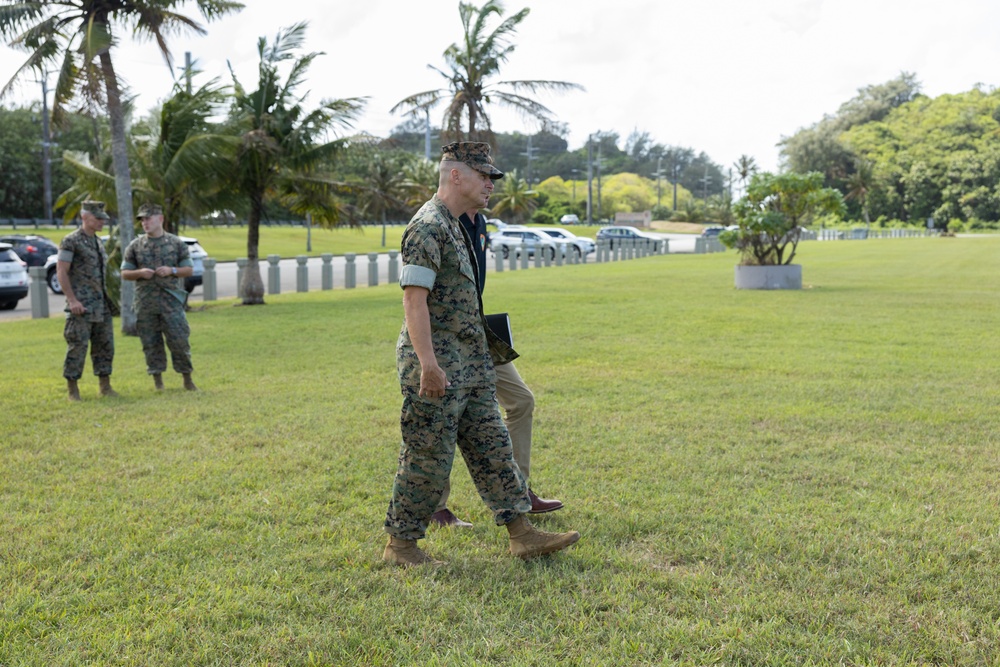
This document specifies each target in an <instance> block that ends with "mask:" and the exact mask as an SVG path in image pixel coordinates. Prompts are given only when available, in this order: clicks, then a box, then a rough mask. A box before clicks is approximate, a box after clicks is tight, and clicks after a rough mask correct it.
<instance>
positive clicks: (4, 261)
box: [0, 243, 28, 310]
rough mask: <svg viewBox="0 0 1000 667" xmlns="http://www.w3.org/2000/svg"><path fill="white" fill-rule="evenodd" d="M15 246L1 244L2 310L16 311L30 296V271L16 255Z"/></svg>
mask: <svg viewBox="0 0 1000 667" xmlns="http://www.w3.org/2000/svg"><path fill="white" fill-rule="evenodd" d="M13 248H14V246H12V245H11V244H9V243H0V310H14V309H15V308H17V302H18V301H20V300H21V299H23V298H24V297H26V296H28V269H27V265H26V264H25V263H24V261H23V260H22V259H21V258H20V257H18V256H17V255H16V254H14V249H13Z"/></svg>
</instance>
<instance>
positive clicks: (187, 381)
mask: <svg viewBox="0 0 1000 667" xmlns="http://www.w3.org/2000/svg"><path fill="white" fill-rule="evenodd" d="M181 375H183V376H184V388H185V389H187V390H188V391H198V387H196V386H194V380H192V379H191V374H190V373H181Z"/></svg>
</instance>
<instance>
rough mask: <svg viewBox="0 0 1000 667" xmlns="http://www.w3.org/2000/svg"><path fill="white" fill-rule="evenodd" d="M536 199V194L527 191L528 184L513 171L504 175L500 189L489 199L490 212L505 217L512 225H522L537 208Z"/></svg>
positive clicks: (529, 190)
mask: <svg viewBox="0 0 1000 667" xmlns="http://www.w3.org/2000/svg"><path fill="white" fill-rule="evenodd" d="M537 197H538V193H537V192H535V191H534V190H531V189H529V188H528V182H527V181H526V180H524V179H523V178H521V177H520V176H518V174H517V170H516V169H513V170H511V171H508V172H507V173H506V175H505V176H504V177H503V179H502V180H501V181H500V187H499V188H497V191H495V192H494V193H493V196H492V197H490V212H491V213H493V214H494V215H498V216H507V217H509V219H510V221H511V222H512V223H514V224H522V223H524V222H527V221H528V220H529V219H530V218H531V214H532V213H534V212H535V209H536V208H538V201H537Z"/></svg>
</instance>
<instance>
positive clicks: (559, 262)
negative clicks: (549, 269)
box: [552, 243, 568, 266]
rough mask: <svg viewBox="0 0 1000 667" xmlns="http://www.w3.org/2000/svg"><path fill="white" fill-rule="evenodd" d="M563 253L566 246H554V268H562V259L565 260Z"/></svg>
mask: <svg viewBox="0 0 1000 667" xmlns="http://www.w3.org/2000/svg"><path fill="white" fill-rule="evenodd" d="M565 252H566V246H564V245H562V244H561V243H560V244H557V245H556V248H555V251H554V252H553V253H552V256H553V259H555V260H556V266H562V265H563V259H564V258H565V255H564V253H565ZM567 263H568V262H567Z"/></svg>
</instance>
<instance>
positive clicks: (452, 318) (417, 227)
mask: <svg viewBox="0 0 1000 667" xmlns="http://www.w3.org/2000/svg"><path fill="white" fill-rule="evenodd" d="M400 255H401V256H402V259H403V270H402V271H401V272H400V276H399V285H400V287H404V288H405V287H408V286H417V287H424V288H426V289H428V290H429V291H430V294H429V295H428V297H427V309H428V311H429V314H430V320H431V338H432V341H433V345H434V355H435V356H436V357H437V362H438V365H439V366H441V369H442V370H443V371H444V372H445V376H446V377H447V378H448V381H449V382H450V383H451V386H452V387H455V388H461V387H483V386H493V385H494V384H496V371H495V370H494V368H493V362H494V359H493V358H491V354H492V356H493V357H497V361H498V362H499V361H501V360H506V361H510V360H511V359H513V358H515V357H516V356H517V353H515V352H514V351H513V350H511V349H510V348H509V347H507V348H506V350H501V351H499V352H498V351H497V350H496V349H494V348H495V342H496V341H495V340H489V341H488V340H487V333H486V326H485V320H484V318H483V315H482V311H481V310H480V296H479V291H478V289H477V278H476V272H475V269H473V266H472V261H471V259H470V256H469V247H468V245H467V243H466V240H465V236H464V233H463V230H462V223H461V222H459V221H458V219H457V218H455V217H454V216H453V215H452V214H451V212H450V211H449V210H448V207H447V206H445V205H444V202H442V201H441V200H440V199H439V198H438V196H437V195H434V197H432V198H431V200H430V201H428V202H427V203H426V204H424V205H423V206H422V207H421V208H420V210H419V211H417V213H416V215H414V216H413V219H411V220H410V223H409V224H408V225H407V226H406V230H405V231H404V232H403V240H402V244H401V250H400ZM501 345H502V342H501ZM506 357H510V358H506ZM396 367H397V370H398V371H399V382H400V384H401V385H403V386H410V387H419V386H420V361H419V360H418V359H417V354H416V352H415V351H414V350H413V344H412V342H411V341H410V333H409V331H408V330H407V328H406V322H405V321H404V322H403V328H402V330H401V331H400V332H399V340H398V342H397V344H396Z"/></svg>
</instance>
